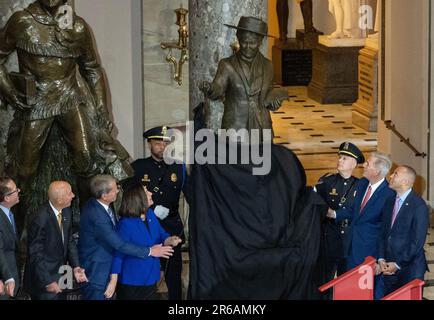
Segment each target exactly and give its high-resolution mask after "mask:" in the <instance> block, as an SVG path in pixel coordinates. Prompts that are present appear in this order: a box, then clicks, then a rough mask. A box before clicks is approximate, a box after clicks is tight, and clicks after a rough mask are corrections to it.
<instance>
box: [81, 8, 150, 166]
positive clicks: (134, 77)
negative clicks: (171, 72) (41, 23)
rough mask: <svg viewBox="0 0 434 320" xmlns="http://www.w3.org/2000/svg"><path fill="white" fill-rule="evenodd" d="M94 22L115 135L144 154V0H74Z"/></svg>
mask: <svg viewBox="0 0 434 320" xmlns="http://www.w3.org/2000/svg"><path fill="white" fill-rule="evenodd" d="M75 11H76V12H77V14H78V15H79V16H81V17H83V18H84V19H85V20H86V21H87V23H88V24H89V25H90V26H91V28H92V31H93V35H94V40H95V44H96V46H97V49H98V53H99V56H100V61H101V65H102V67H103V68H104V70H105V74H106V76H107V80H108V81H107V82H108V87H109V92H108V94H109V99H110V106H109V109H111V110H110V111H111V114H112V116H113V119H114V124H115V132H114V133H113V134H114V136H116V137H117V139H118V140H119V141H120V142H121V143H122V145H123V146H124V147H125V148H126V149H127V150H128V152H129V153H130V155H131V157H132V158H137V157H141V156H142V155H143V139H142V130H143V111H142V105H143V99H142V72H141V65H142V59H141V57H142V54H141V50H142V49H141V19H142V15H141V0H122V1H119V0H92V1H89V0H75Z"/></svg>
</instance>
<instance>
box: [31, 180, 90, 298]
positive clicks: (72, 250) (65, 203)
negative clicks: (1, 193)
mask: <svg viewBox="0 0 434 320" xmlns="http://www.w3.org/2000/svg"><path fill="white" fill-rule="evenodd" d="M74 197H75V195H74V193H73V192H72V190H71V185H70V184H69V183H68V182H65V181H55V182H52V183H51V184H50V187H49V189H48V199H49V201H48V203H47V204H46V205H44V206H42V207H41V208H40V209H39V210H38V212H37V214H36V216H35V217H34V219H33V220H32V222H31V223H30V225H29V228H28V257H27V265H26V271H25V272H26V275H25V283H26V288H27V290H28V291H29V293H30V295H31V297H32V299H34V300H57V299H58V294H59V293H61V292H62V289H61V288H60V286H59V279H60V277H61V276H62V274H61V273H60V272H61V270H60V268H61V267H62V266H66V265H67V263H69V265H70V266H71V267H72V268H73V271H74V276H75V279H76V280H77V282H78V283H80V282H85V281H87V279H86V275H85V273H84V270H83V269H82V268H80V267H79V262H78V253H77V247H76V244H75V241H74V239H73V236H72V213H71V209H70V206H71V201H72V199H73V198H74Z"/></svg>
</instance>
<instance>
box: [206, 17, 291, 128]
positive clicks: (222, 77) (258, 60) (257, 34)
mask: <svg viewBox="0 0 434 320" xmlns="http://www.w3.org/2000/svg"><path fill="white" fill-rule="evenodd" d="M226 26H228V27H230V28H235V29H237V38H238V42H239V44H240V49H239V51H238V52H237V53H235V54H234V55H232V56H231V57H229V58H225V59H222V60H221V61H220V62H219V66H218V70H217V74H216V76H215V78H214V81H213V82H212V83H209V82H202V83H201V85H200V89H201V90H202V92H204V94H205V96H206V97H208V98H209V99H211V100H222V101H224V113H223V119H222V125H221V128H222V129H236V130H239V129H247V130H249V131H250V130H251V129H260V130H263V129H269V130H271V129H272V123H271V116H270V111H275V110H277V109H279V107H280V105H281V103H282V101H283V100H287V99H288V91H287V90H282V89H273V65H272V64H271V61H270V60H268V59H266V58H265V57H264V56H263V55H262V54H261V52H259V48H260V47H261V44H262V41H263V39H264V37H266V36H268V26H267V24H266V23H265V22H264V21H262V20H261V19H258V18H255V17H241V18H240V21H239V23H238V26H232V25H226Z"/></svg>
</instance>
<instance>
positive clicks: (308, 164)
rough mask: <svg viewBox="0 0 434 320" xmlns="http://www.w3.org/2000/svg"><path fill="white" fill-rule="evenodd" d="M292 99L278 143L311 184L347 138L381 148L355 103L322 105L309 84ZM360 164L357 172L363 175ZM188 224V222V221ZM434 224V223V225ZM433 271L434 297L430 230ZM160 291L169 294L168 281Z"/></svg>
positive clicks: (430, 279) (433, 278)
mask: <svg viewBox="0 0 434 320" xmlns="http://www.w3.org/2000/svg"><path fill="white" fill-rule="evenodd" d="M288 90H289V94H290V98H291V99H290V101H288V102H285V103H284V104H283V106H282V107H281V108H280V109H279V110H278V111H277V112H273V113H272V119H273V127H274V132H275V143H276V144H279V145H283V146H285V147H287V148H289V149H291V150H292V151H294V153H295V154H296V155H297V156H298V158H299V159H300V161H301V163H302V164H303V167H304V168H305V171H306V176H307V184H308V185H314V184H315V183H316V181H318V179H319V177H321V176H322V175H324V174H326V173H328V172H334V171H335V168H336V159H337V158H336V154H337V150H338V148H339V145H340V144H341V143H342V142H344V141H351V142H353V143H354V144H356V145H357V146H358V147H359V148H360V149H361V150H362V152H363V153H364V154H365V156H366V155H368V154H369V152H372V151H375V150H376V149H377V133H376V132H367V131H365V130H363V129H361V128H360V127H357V126H355V125H353V124H352V118H351V111H352V106H351V105H342V104H338V105H321V104H319V103H317V102H315V101H313V100H311V99H309V98H308V97H307V93H306V87H290V88H288ZM361 174H362V168H361V167H359V168H358V169H357V170H356V172H355V175H356V176H361ZM185 225H187V221H185ZM432 226H434V224H432ZM184 249H185V252H183V260H184V267H183V275H182V279H183V287H184V293H185V292H186V290H187V287H188V262H189V258H188V250H187V248H184ZM425 250H426V255H427V260H428V263H429V267H430V270H432V272H427V273H426V277H425V282H426V284H425V288H424V299H428V300H434V229H432V228H431V229H429V233H428V236H427V241H426V245H425ZM158 292H159V294H160V296H161V297H162V298H165V297H167V287H166V285H165V283H164V281H161V283H160V285H159V291H158Z"/></svg>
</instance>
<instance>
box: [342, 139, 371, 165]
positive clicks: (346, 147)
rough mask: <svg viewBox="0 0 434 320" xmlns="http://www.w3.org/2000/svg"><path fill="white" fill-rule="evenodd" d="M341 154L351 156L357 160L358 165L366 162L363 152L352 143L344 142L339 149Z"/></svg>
mask: <svg viewBox="0 0 434 320" xmlns="http://www.w3.org/2000/svg"><path fill="white" fill-rule="evenodd" d="M339 154H340V155H346V156H350V157H352V158H354V159H356V161H357V163H358V164H361V163H364V162H365V157H364V156H363V153H362V151H360V150H359V148H357V147H356V146H355V145H354V144H352V143H351V142H344V143H342V144H341V145H340V147H339Z"/></svg>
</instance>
